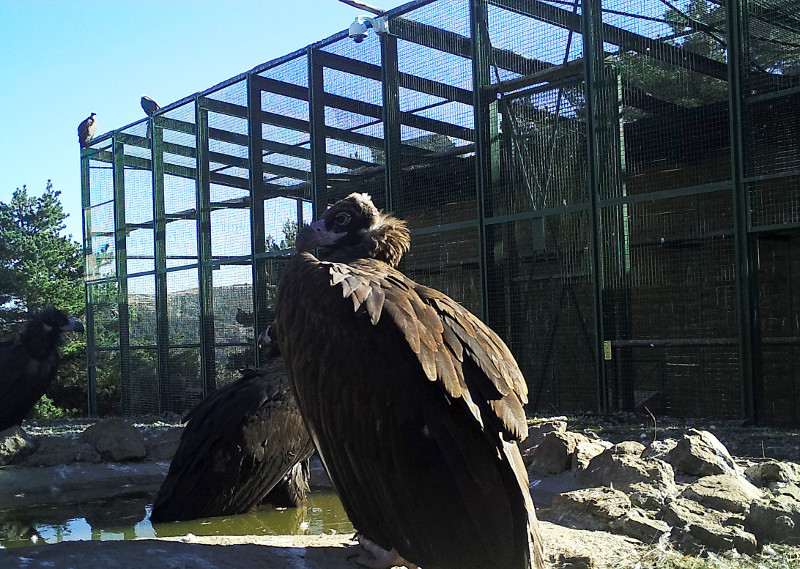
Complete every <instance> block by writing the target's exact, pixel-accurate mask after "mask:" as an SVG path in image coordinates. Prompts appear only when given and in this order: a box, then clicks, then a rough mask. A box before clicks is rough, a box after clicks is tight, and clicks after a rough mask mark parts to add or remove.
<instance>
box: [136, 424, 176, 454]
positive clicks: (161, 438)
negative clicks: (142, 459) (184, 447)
mask: <svg viewBox="0 0 800 569" xmlns="http://www.w3.org/2000/svg"><path fill="white" fill-rule="evenodd" d="M182 434H183V427H171V428H169V429H163V430H158V431H157V432H155V433H152V434H150V435H149V436H146V437H144V446H145V448H146V449H147V460H172V457H173V455H174V454H175V451H176V450H178V444H180V441H181V435H182Z"/></svg>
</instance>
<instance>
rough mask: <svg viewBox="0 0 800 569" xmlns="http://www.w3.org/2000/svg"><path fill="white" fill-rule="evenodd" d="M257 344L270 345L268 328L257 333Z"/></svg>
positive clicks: (270, 339)
mask: <svg viewBox="0 0 800 569" xmlns="http://www.w3.org/2000/svg"><path fill="white" fill-rule="evenodd" d="M258 345H259V346H271V345H272V338H270V336H269V328H267V329H266V330H264V331H263V332H261V334H259V335H258Z"/></svg>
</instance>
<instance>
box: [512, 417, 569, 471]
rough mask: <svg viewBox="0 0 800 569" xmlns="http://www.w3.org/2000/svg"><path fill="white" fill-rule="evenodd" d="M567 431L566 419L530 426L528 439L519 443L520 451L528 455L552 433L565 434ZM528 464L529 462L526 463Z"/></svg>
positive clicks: (550, 420)
mask: <svg viewBox="0 0 800 569" xmlns="http://www.w3.org/2000/svg"><path fill="white" fill-rule="evenodd" d="M566 430H567V421H566V418H563V419H562V418H561V417H559V418H554V419H547V420H544V421H537V422H535V423H533V424H532V425H529V426H528V436H527V438H526V439H525V440H524V441H522V442H520V443H519V449H520V451H522V453H523V455H526V454H527V451H528V450H529V449H532V448H534V447H536V446H538V445H539V444H541V442H542V441H543V440H544V438H545V437H546V436H547V435H549V434H550V433H564V432H566ZM526 464H527V461H526Z"/></svg>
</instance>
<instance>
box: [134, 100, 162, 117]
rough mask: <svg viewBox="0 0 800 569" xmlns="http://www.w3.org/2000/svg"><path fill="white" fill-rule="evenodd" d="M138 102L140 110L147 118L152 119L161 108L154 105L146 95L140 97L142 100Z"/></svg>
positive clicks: (156, 104)
mask: <svg viewBox="0 0 800 569" xmlns="http://www.w3.org/2000/svg"><path fill="white" fill-rule="evenodd" d="M139 102H140V103H141V105H142V110H143V111H144V114H146V115H147V116H148V117H152V116H153V115H154V114H156V111H158V110H159V109H160V108H161V107H160V106H159V105H158V103H156V102H155V101H154V100H153V99H151V98H150V97H148V96H147V95H142V98H141V99H140V101H139Z"/></svg>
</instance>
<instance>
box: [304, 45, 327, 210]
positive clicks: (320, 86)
mask: <svg viewBox="0 0 800 569" xmlns="http://www.w3.org/2000/svg"><path fill="white" fill-rule="evenodd" d="M308 105H309V110H310V113H309V115H310V116H309V118H310V124H309V131H310V135H311V206H312V208H313V209H312V216H313V218H314V219H317V218H318V217H319V216H320V214H321V213H322V212H323V211H325V207H326V205H327V201H326V200H327V199H328V191H327V190H328V187H327V184H328V172H327V168H328V165H327V155H326V154H327V151H326V148H325V144H326V137H325V83H324V75H323V67H322V64H321V63H319V62H318V61H317V50H316V49H314V48H313V47H311V46H309V48H308Z"/></svg>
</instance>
